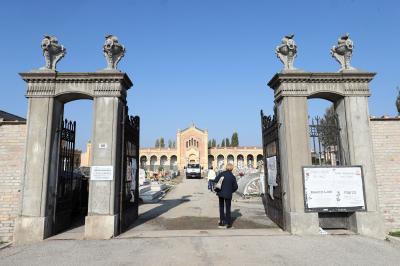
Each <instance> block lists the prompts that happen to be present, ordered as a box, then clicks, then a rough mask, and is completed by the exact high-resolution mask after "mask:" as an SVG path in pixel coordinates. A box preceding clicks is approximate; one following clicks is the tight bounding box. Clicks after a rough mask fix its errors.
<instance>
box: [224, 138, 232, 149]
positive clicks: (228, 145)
mask: <svg viewBox="0 0 400 266" xmlns="http://www.w3.org/2000/svg"><path fill="white" fill-rule="evenodd" d="M225 145H226V147H230V146H231V144H230V143H229V138H226V139H225Z"/></svg>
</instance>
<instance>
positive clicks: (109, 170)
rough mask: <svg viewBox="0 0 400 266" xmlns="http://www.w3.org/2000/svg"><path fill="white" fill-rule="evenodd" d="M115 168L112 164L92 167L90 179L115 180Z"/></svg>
mask: <svg viewBox="0 0 400 266" xmlns="http://www.w3.org/2000/svg"><path fill="white" fill-rule="evenodd" d="M113 176H114V169H113V167H112V165H105V166H92V167H90V180H92V181H110V180H113Z"/></svg>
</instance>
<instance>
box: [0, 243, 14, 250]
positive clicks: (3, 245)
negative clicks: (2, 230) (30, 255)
mask: <svg viewBox="0 0 400 266" xmlns="http://www.w3.org/2000/svg"><path fill="white" fill-rule="evenodd" d="M11 245H12V242H9V243H4V244H1V245H0V250H2V249H5V248H8V247H9V246H11Z"/></svg>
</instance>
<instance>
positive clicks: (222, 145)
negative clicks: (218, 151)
mask: <svg viewBox="0 0 400 266" xmlns="http://www.w3.org/2000/svg"><path fill="white" fill-rule="evenodd" d="M221 147H225V139H223V140H222V142H221Z"/></svg>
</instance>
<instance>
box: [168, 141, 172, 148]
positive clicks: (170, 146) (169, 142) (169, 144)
mask: <svg viewBox="0 0 400 266" xmlns="http://www.w3.org/2000/svg"><path fill="white" fill-rule="evenodd" d="M168 148H170V149H171V148H172V140H171V139H169V140H168Z"/></svg>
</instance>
